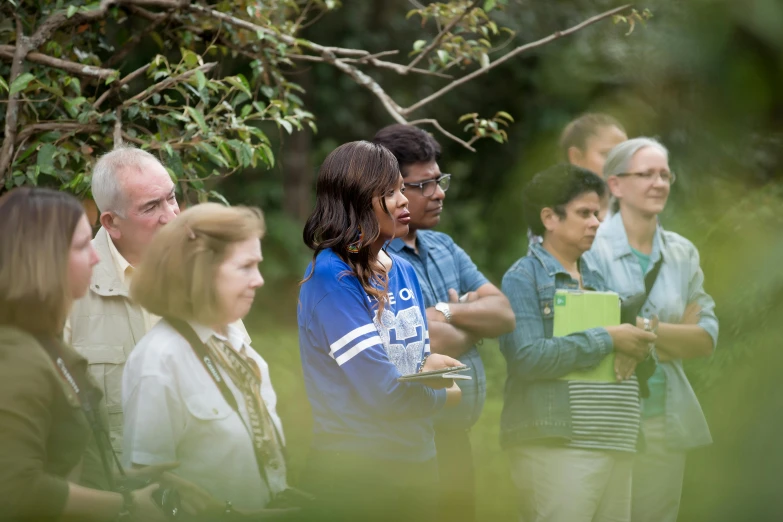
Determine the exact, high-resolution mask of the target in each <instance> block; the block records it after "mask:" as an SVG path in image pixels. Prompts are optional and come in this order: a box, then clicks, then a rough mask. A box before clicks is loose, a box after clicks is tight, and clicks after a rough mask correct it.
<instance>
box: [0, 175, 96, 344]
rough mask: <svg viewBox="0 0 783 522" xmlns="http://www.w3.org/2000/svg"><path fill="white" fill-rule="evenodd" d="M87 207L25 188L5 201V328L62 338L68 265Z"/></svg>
mask: <svg viewBox="0 0 783 522" xmlns="http://www.w3.org/2000/svg"><path fill="white" fill-rule="evenodd" d="M83 215H84V208H83V207H82V205H81V203H79V200H77V199H76V198H75V197H73V196H71V195H70V194H66V193H64V192H58V191H55V190H50V189H43V188H31V187H20V188H17V189H14V190H12V191H10V192H8V193H7V194H5V195H4V196H3V197H0V324H2V325H10V326H15V327H17V328H20V329H22V330H25V331H27V332H30V333H33V334H46V335H53V336H57V337H59V336H61V335H62V330H63V326H64V325H65V319H66V317H67V316H68V313H69V311H70V306H71V303H72V300H73V298H72V296H71V292H70V286H69V285H70V283H69V280H68V262H69V259H70V257H69V254H70V251H71V242H72V241H73V233H74V231H75V230H76V226H77V225H78V224H79V220H80V219H81V218H82V216H83Z"/></svg>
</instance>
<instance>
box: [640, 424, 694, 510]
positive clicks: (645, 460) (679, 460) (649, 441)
mask: <svg viewBox="0 0 783 522" xmlns="http://www.w3.org/2000/svg"><path fill="white" fill-rule="evenodd" d="M643 422H644V424H643V427H644V439H645V442H646V448H645V450H644V451H642V452H639V453H637V454H636V457H635V458H634V463H633V496H632V499H631V520H632V521H633V522H676V521H677V513H678V512H679V510H680V497H681V495H682V478H683V475H684V474H685V452H684V451H673V450H670V449H668V448H667V447H666V426H665V418H664V416H663V415H661V416H660V417H653V418H651V419H645V420H644V421H643Z"/></svg>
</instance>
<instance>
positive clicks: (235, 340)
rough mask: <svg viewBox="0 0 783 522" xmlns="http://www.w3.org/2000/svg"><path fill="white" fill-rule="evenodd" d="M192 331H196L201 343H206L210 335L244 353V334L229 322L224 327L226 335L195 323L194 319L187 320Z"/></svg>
mask: <svg viewBox="0 0 783 522" xmlns="http://www.w3.org/2000/svg"><path fill="white" fill-rule="evenodd" d="M188 324H190V326H191V328H193V331H194V332H196V335H198V338H199V339H200V340H201V342H202V343H204V344H206V343H207V341H209V340H210V339H211V338H212V337H215V338H217V339H220V340H221V341H223V342H225V343H228V345H229V346H231V348H233V349H234V351H236V352H237V353H240V354H243V355H244V354H245V345H246V343H245V335H244V334H243V333H242V332H241V331H240V329H239V328H237V327H236V326H235V325H234V324H230V325H228V326H227V328H226V332H227V334H228V335H221V334H219V333H218V332H216V331H215V330H214V329H213V328H210V327H209V326H205V325H203V324H200V323H197V322H195V321H188Z"/></svg>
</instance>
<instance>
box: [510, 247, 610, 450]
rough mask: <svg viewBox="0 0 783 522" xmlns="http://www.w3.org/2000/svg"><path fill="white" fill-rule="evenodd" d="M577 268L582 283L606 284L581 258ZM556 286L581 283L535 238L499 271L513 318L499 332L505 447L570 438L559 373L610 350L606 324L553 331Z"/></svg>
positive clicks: (593, 286)
mask: <svg viewBox="0 0 783 522" xmlns="http://www.w3.org/2000/svg"><path fill="white" fill-rule="evenodd" d="M580 271H581V274H582V282H583V286H584V287H585V288H591V289H593V290H605V289H606V288H605V284H604V282H603V279H602V278H601V276H600V275H599V274H598V273H597V272H594V271H593V270H591V268H590V267H589V265H588V263H587V262H586V261H585V260H584V259H582V260H581V261H580ZM560 288H567V289H577V288H579V283H578V282H577V281H575V280H574V279H573V278H572V277H571V275H570V274H569V273H568V272H567V271H566V270H565V269H564V268H563V266H562V265H561V264H560V263H559V262H558V261H557V260H556V259H555V258H554V257H552V255H551V254H549V252H547V251H546V250H544V248H543V247H542V246H541V245H539V244H536V245H532V246H531V248H530V253H529V254H528V255H527V256H525V257H523V258H522V259H520V260H518V261H517V262H516V263H514V264H513V265H512V266H511V268H509V270H508V272H506V275H505V276H503V285H502V289H503V293H505V294H506V297H508V299H509V301H511V307H512V309H513V310H514V316H515V318H516V321H517V324H516V328H514V331H513V332H511V333H509V334H506V335H504V336H503V337H501V338H500V350H501V352H502V353H503V356H504V357H505V359H506V368H507V372H508V375H507V379H506V389H505V401H504V404H503V413H502V415H501V419H500V443H501V445H502V446H503V447H504V448H509V447H512V446H515V445H519V444H523V443H526V442H534V441H536V442H539V441H540V442H543V441H545V440H547V439H549V440H551V439H554V440H557V439H560V440H561V441H568V440H570V439H571V434H572V433H571V409H570V405H569V400H568V382H567V381H565V380H559V377H562V376H564V375H566V374H568V373H570V372H572V371H574V370H585V369H588V368H592V367H594V366H596V365H597V364H598V363H599V362H600V361H601V360H602V359H603V358H604V357H605V356H606V355H608V354H609V353H611V352H612V351H613V350H614V346H613V344H612V338H611V337H610V336H609V333H608V332H607V331H606V329H605V328H591V329H590V330H585V331H584V332H578V333H574V334H571V335H567V336H565V337H552V329H553V319H554V297H555V290H557V289H560Z"/></svg>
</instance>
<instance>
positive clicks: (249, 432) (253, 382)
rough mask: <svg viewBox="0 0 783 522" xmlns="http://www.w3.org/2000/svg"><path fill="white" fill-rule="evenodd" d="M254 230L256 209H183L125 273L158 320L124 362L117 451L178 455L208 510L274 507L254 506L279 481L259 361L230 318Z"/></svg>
mask: <svg viewBox="0 0 783 522" xmlns="http://www.w3.org/2000/svg"><path fill="white" fill-rule="evenodd" d="M263 234H264V220H263V216H262V214H261V212H260V211H259V210H258V209H254V208H247V207H226V206H223V205H219V204H215V203H205V204H202V205H197V206H195V207H192V208H189V209H188V210H186V211H185V212H183V213H182V214H181V215H180V216H179V218H177V219H176V220H174V221H172V222H171V223H169V224H168V225H167V226H166V227H163V228H162V229H161V230H160V231H159V232H158V233H157V234H156V236H155V238H154V239H153V241H152V244H151V245H150V247H149V249H148V251H147V252H146V254H145V256H144V258H143V260H142V262H141V264H140V266H139V268H138V271H137V273H136V274H135V275H134V278H133V282H132V284H131V295H132V296H133V299H134V300H135V301H136V302H138V303H139V304H140V305H141V306H143V307H144V308H145V309H147V310H149V311H150V312H151V313H153V314H155V315H159V316H161V317H163V319H162V320H161V321H160V323H158V324H157V325H156V326H155V327H153V328H152V330H150V332H149V333H148V334H147V335H146V336H144V337H143V338H142V340H141V341H140V342H139V344H138V345H136V347H135V349H134V350H133V353H132V354H131V356H130V358H129V359H128V362H127V364H126V367H125V374H124V376H123V386H122V389H123V401H122V402H123V409H124V411H125V429H124V434H125V436H124V448H123V449H124V451H123V456H124V458H125V459H126V462H127V463H128V464H132V465H133V466H148V465H154V464H158V463H161V462H169V461H177V462H179V463H180V466H179V468H178V469H177V470H176V474H177V475H179V476H181V477H182V478H184V479H186V480H188V481H190V482H192V483H194V484H196V485H197V486H199V487H201V488H203V490H205V491H206V492H207V493H208V494H209V496H210V497H211V500H210V501H207V502H205V504H204V505H202V506H201V507H202V515H204V516H206V517H209V518H210V519H222V518H224V517H229V518H232V519H233V518H236V517H237V515H243V514H244V515H247V516H261V515H266V516H274V515H279V514H281V513H279V512H278V511H276V510H266V509H265V508H267V507H269V506H270V504H271V503H272V500H273V499H274V498H276V497H278V498H279V496H280V495H281V494H283V492H284V491H286V489H287V483H286V465H285V461H284V457H283V445H284V443H285V440H284V438H283V430H282V425H281V423H280V418H279V417H278V416H277V412H276V411H275V406H276V402H277V398H276V396H275V392H274V390H273V388H272V383H271V382H270V380H269V370H268V367H267V364H266V362H265V361H264V359H263V358H262V357H261V356H260V355H258V354H257V353H256V352H255V351H254V350H253V348H252V347H251V346H250V345H249V343H248V342H247V340H246V337H245V335H244V333H243V331H242V329H241V328H240V327H238V325H237V324H234V323H238V321H240V320H241V319H242V318H243V317H245V315H247V313H248V312H249V311H250V307H251V305H252V304H253V299H254V297H255V293H256V291H257V290H258V289H259V288H260V287H261V286H262V285H263V283H264V280H263V278H262V277H261V273H260V272H259V269H258V265H259V263H260V262H261V260H262V256H261V237H262V236H263ZM283 511H284V512H285V510H283ZM283 514H285V513H283Z"/></svg>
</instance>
